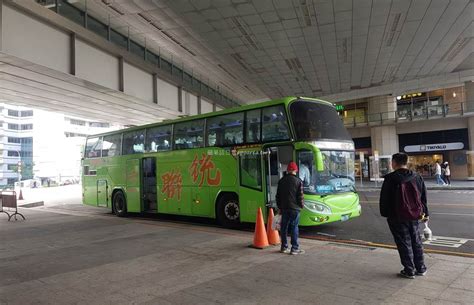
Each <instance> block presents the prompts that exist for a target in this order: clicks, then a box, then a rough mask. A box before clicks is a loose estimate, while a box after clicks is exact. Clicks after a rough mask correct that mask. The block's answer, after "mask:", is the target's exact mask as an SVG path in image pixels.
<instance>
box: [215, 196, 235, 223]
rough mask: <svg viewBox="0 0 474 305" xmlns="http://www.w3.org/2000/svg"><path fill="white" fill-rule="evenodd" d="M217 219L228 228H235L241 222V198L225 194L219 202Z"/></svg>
mask: <svg viewBox="0 0 474 305" xmlns="http://www.w3.org/2000/svg"><path fill="white" fill-rule="evenodd" d="M216 212H217V221H218V222H219V224H220V225H222V226H224V227H226V228H235V227H237V226H238V225H239V224H240V206H239V200H238V199H237V198H236V197H235V196H232V195H224V196H222V197H221V199H220V200H219V202H218V203H217V211H216Z"/></svg>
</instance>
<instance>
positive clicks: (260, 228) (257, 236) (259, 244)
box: [252, 208, 269, 249]
mask: <svg viewBox="0 0 474 305" xmlns="http://www.w3.org/2000/svg"><path fill="white" fill-rule="evenodd" d="M268 246H269V244H268V238H267V232H265V224H264V223H263V216H262V209H261V208H258V210H257V221H256V222H255V233H254V235H253V244H252V247H253V248H257V249H263V248H266V247H268Z"/></svg>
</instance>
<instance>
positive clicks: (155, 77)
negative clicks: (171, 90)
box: [152, 73, 158, 104]
mask: <svg viewBox="0 0 474 305" xmlns="http://www.w3.org/2000/svg"><path fill="white" fill-rule="evenodd" d="M152 76H153V77H152V81H153V103H155V104H158V75H157V74H156V73H153V75H152Z"/></svg>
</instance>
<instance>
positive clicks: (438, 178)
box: [435, 160, 446, 185]
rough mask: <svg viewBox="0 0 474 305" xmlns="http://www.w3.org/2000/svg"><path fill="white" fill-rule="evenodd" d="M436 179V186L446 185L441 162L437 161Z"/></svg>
mask: <svg viewBox="0 0 474 305" xmlns="http://www.w3.org/2000/svg"><path fill="white" fill-rule="evenodd" d="M435 178H436V184H440V185H445V184H446V183H444V181H443V179H441V165H440V164H439V160H436V163H435Z"/></svg>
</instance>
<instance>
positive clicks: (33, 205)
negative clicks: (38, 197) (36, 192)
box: [18, 201, 44, 208]
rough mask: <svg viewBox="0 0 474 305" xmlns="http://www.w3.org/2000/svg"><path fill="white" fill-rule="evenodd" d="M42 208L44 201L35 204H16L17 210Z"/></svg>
mask: <svg viewBox="0 0 474 305" xmlns="http://www.w3.org/2000/svg"><path fill="white" fill-rule="evenodd" d="M41 206H44V201H37V202H28V203H23V204H18V207H19V208H35V207H41Z"/></svg>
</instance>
